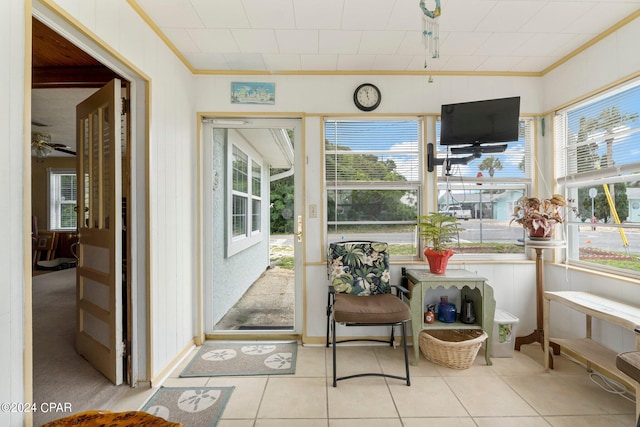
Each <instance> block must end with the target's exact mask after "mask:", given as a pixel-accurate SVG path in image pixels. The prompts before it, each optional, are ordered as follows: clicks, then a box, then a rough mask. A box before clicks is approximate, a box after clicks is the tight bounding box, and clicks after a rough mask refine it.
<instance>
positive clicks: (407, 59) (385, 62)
mask: <svg viewBox="0 0 640 427" xmlns="http://www.w3.org/2000/svg"><path fill="white" fill-rule="evenodd" d="M412 60H413V56H411V55H376V56H375V58H374V60H373V63H372V64H371V69H372V70H389V71H391V70H407V69H408V67H409V64H411V61H412Z"/></svg>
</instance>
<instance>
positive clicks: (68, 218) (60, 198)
mask: <svg viewBox="0 0 640 427" xmlns="http://www.w3.org/2000/svg"><path fill="white" fill-rule="evenodd" d="M76 190H77V181H76V172H75V171H74V170H60V169H50V170H49V228H50V229H51V230H75V229H76V223H77V216H76V210H75V208H76Z"/></svg>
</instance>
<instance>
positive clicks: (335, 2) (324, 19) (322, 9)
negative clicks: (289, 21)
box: [293, 0, 344, 30]
mask: <svg viewBox="0 0 640 427" xmlns="http://www.w3.org/2000/svg"><path fill="white" fill-rule="evenodd" d="M343 6H344V1H343V0H293V8H294V10H295V14H296V15H295V20H296V28H301V29H303V28H306V29H320V30H328V29H331V30H338V29H340V25H341V22H342V9H343Z"/></svg>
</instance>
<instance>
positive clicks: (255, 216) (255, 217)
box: [251, 199, 262, 231]
mask: <svg viewBox="0 0 640 427" xmlns="http://www.w3.org/2000/svg"><path fill="white" fill-rule="evenodd" d="M261 205H262V202H261V201H260V200H258V199H253V200H252V202H251V231H260V226H261V224H260V222H261V219H260V218H261V215H260V209H261Z"/></svg>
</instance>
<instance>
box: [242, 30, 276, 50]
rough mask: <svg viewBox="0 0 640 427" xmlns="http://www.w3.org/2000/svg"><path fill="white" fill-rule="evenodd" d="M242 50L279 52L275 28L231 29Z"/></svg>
mask: <svg viewBox="0 0 640 427" xmlns="http://www.w3.org/2000/svg"><path fill="white" fill-rule="evenodd" d="M231 33H232V34H233V38H234V40H235V41H236V43H237V44H238V47H239V48H240V51H241V52H246V53H278V43H276V35H275V34H274V32H273V30H242V29H235V30H231Z"/></svg>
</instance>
